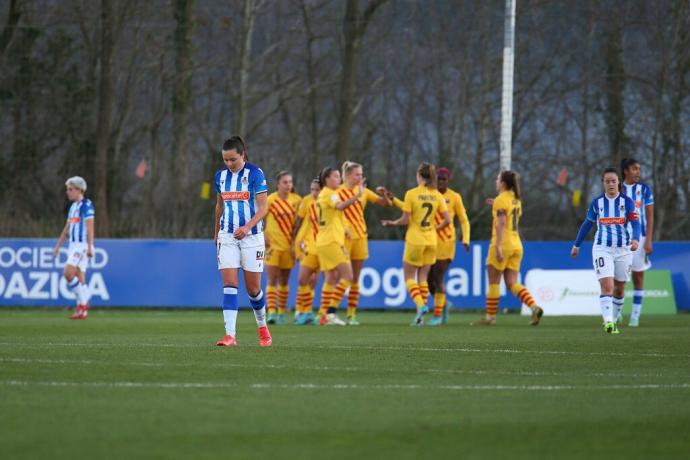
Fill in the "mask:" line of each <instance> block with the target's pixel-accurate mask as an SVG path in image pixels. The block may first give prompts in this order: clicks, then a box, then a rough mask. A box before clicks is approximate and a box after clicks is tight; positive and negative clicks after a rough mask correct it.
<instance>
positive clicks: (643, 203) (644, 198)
mask: <svg viewBox="0 0 690 460" xmlns="http://www.w3.org/2000/svg"><path fill="white" fill-rule="evenodd" d="M623 192H624V193H625V194H626V196H628V197H630V198H632V200H633V201H634V202H635V209H636V210H637V214H638V216H639V217H640V226H641V231H642V236H647V206H648V205H650V204H654V194H653V193H652V189H651V188H650V187H649V186H648V185H647V184H643V183H641V182H637V183H635V184H632V185H628V184H626V183H623ZM628 231H630V225H628Z"/></svg>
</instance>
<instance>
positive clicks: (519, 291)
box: [510, 283, 537, 308]
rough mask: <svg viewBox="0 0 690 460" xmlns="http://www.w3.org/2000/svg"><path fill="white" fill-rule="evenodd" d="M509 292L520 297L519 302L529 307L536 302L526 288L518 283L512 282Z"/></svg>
mask: <svg viewBox="0 0 690 460" xmlns="http://www.w3.org/2000/svg"><path fill="white" fill-rule="evenodd" d="M510 292H512V293H513V294H515V295H516V296H517V298H518V299H520V302H522V303H524V304H525V305H527V306H528V307H530V308H532V307H534V306H535V305H536V304H537V303H536V302H535V301H534V299H533V298H532V295H531V294H530V293H529V291H528V290H527V288H526V287H525V286H523V285H522V284H520V283H515V284H513V287H511V288H510Z"/></svg>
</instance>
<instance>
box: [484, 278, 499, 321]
mask: <svg viewBox="0 0 690 460" xmlns="http://www.w3.org/2000/svg"><path fill="white" fill-rule="evenodd" d="M500 296H501V291H500V289H499V288H498V284H489V291H488V292H487V293H486V317H487V318H490V319H494V318H496V311H497V310H498V298H499V297H500Z"/></svg>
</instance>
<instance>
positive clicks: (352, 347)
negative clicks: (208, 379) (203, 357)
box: [0, 342, 690, 358]
mask: <svg viewBox="0 0 690 460" xmlns="http://www.w3.org/2000/svg"><path fill="white" fill-rule="evenodd" d="M0 346H16V347H21V348H24V349H29V348H31V349H33V348H39V349H44V348H47V347H78V348H113V347H123V348H136V347H154V348H200V349H203V348H209V347H210V345H209V344H203V343H199V344H174V343H132V342H128V343H117V342H116V343H76V342H75V343H62V342H46V343H43V344H24V343H17V342H0ZM315 347H317V348H321V349H330V350H378V351H404V352H409V351H422V352H433V353H438V352H443V353H501V354H520V353H528V354H538V355H572V356H632V357H647V358H690V354H673V353H631V352H615V351H610V352H609V351H605V352H604V351H602V352H599V351H564V350H516V349H512V348H487V349H482V348H432V347H391V346H372V345H321V344H317V345H314V346H311V347H310V346H305V345H299V346H291V345H287V346H286V348H292V349H296V348H315ZM214 348H215V347H214Z"/></svg>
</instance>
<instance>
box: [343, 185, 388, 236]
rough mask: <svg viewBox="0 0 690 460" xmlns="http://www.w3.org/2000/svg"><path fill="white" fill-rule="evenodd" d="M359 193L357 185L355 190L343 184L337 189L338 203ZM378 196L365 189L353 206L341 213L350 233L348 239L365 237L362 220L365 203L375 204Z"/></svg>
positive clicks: (365, 228) (364, 222) (365, 226)
mask: <svg viewBox="0 0 690 460" xmlns="http://www.w3.org/2000/svg"><path fill="white" fill-rule="evenodd" d="M357 193H359V185H357V186H355V188H353V189H350V188H348V187H347V186H346V185H345V184H343V185H341V186H340V188H339V189H338V196H339V197H340V201H345V200H347V199H349V198H352V197H353V196H355V195H357ZM378 199H379V196H378V195H377V194H376V193H374V192H373V191H371V190H369V189H368V188H365V189H364V190H363V191H362V196H360V197H359V198H358V199H357V201H355V204H353V205H352V206H350V207H349V208H347V209H345V210H344V211H343V216H344V217H345V225H346V227H347V229H348V230H349V231H350V237H351V238H352V239H353V240H355V239H359V238H366V237H367V223H366V221H365V220H364V208H366V206H367V203H376V202H377V201H378Z"/></svg>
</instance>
